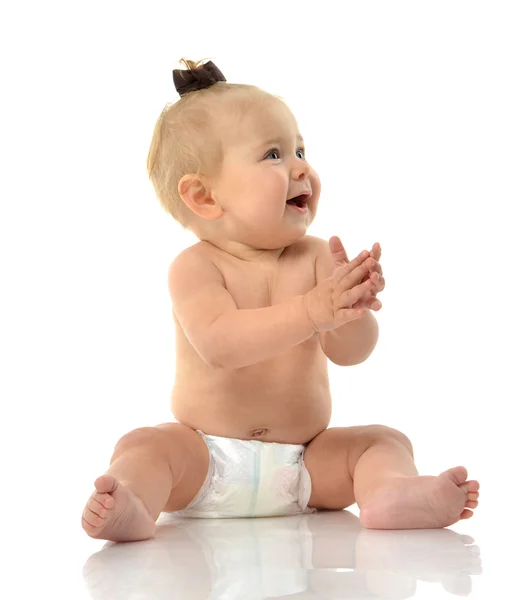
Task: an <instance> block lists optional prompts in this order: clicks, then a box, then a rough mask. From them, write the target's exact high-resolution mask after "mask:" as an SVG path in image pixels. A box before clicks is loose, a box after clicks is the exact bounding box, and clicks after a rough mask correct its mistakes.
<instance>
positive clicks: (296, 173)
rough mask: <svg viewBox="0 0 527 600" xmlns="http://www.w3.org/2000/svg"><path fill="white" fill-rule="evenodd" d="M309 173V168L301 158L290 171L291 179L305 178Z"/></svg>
mask: <svg viewBox="0 0 527 600" xmlns="http://www.w3.org/2000/svg"><path fill="white" fill-rule="evenodd" d="M310 175H311V169H310V168H309V165H308V164H307V162H306V161H305V160H301V161H300V164H299V165H297V166H295V167H294V168H293V171H292V177H293V179H300V180H305V179H307V178H308V177H309V176H310Z"/></svg>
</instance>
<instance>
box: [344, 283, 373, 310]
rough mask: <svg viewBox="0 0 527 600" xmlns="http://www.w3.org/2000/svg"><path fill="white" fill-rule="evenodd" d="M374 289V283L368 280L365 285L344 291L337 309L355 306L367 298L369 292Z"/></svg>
mask: <svg viewBox="0 0 527 600" xmlns="http://www.w3.org/2000/svg"><path fill="white" fill-rule="evenodd" d="M372 287H373V282H372V281H371V280H369V279H368V281H365V282H364V283H361V284H360V285H356V286H355V287H352V288H351V289H348V290H346V291H344V292H343V293H342V294H341V295H340V298H339V303H338V306H337V308H345V307H346V306H353V305H354V304H355V302H357V300H359V299H360V298H362V297H363V296H365V294H366V292H367V291H368V290H371V288H372Z"/></svg>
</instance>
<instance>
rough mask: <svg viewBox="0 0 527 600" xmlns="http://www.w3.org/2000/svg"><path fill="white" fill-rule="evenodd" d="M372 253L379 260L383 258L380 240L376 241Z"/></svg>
mask: <svg viewBox="0 0 527 600" xmlns="http://www.w3.org/2000/svg"><path fill="white" fill-rule="evenodd" d="M371 255H372V256H373V258H374V259H375V260H379V259H380V258H381V245H380V244H379V242H375V244H373V246H372V248H371Z"/></svg>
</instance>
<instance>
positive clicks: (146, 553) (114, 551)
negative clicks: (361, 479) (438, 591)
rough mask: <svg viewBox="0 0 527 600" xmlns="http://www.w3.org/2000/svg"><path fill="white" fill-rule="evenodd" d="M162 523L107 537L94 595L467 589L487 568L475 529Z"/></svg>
mask: <svg viewBox="0 0 527 600" xmlns="http://www.w3.org/2000/svg"><path fill="white" fill-rule="evenodd" d="M157 523H158V525H157V533H156V538H155V539H153V540H147V541H143V542H129V543H122V544H114V543H107V544H106V545H105V546H104V547H103V549H102V550H100V551H99V552H96V553H95V554H93V555H92V556H91V557H90V558H89V559H88V561H87V562H86V564H85V566H84V579H85V582H86V585H87V587H88V589H89V591H90V594H91V596H92V598H93V599H94V600H102V599H104V600H107V599H108V598H112V599H115V600H120V599H123V600H124V599H125V598H126V599H130V598H132V597H134V598H135V597H137V598H144V599H147V598H156V599H157V600H163V599H165V598H166V599H167V600H168V598H170V599H171V600H172V599H173V598H176V597H182V598H183V597H184V598H192V599H193V600H201V599H203V600H213V599H222V600H224V599H236V600H237V599H240V600H242V599H243V600H263V599H265V598H287V599H291V598H301V599H305V600H313V599H318V598H320V599H322V598H323V599H330V598H339V599H340V598H362V597H376V598H410V597H411V596H413V595H414V594H415V592H416V586H417V581H422V582H427V584H429V585H432V584H437V583H440V584H442V586H443V588H444V589H445V590H446V591H447V592H449V593H451V594H454V595H468V594H469V593H470V590H471V585H472V581H471V575H476V574H480V573H482V569H481V559H480V553H479V548H478V547H477V546H475V545H474V540H473V539H472V538H470V537H468V536H463V535H459V534H457V533H456V532H454V531H452V530H451V529H432V530H400V531H379V530H367V529H362V528H361V526H360V524H359V519H358V518H357V517H356V516H355V515H354V514H352V513H351V512H348V511H335V512H333V511H331V512H324V511H320V512H318V513H315V514H312V515H298V516H293V517H278V518H262V519H254V518H253V519H184V518H176V517H172V516H170V515H166V514H165V515H162V517H161V518H160V519H159V520H158V522H157Z"/></svg>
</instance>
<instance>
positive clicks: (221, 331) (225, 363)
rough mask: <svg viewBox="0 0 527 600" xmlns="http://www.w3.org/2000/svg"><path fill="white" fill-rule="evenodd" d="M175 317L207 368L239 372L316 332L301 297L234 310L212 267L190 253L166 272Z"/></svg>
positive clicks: (221, 281) (222, 283)
mask: <svg viewBox="0 0 527 600" xmlns="http://www.w3.org/2000/svg"><path fill="white" fill-rule="evenodd" d="M168 279H169V281H168V283H169V290H170V295H171V298H172V306H173V310H174V313H175V315H176V317H177V319H178V320H179V323H180V324H181V327H182V328H183V331H184V332H185V335H186V336H187V338H188V339H189V341H190V343H191V344H192V345H193V346H194V348H195V349H196V351H197V352H198V354H199V355H200V356H201V357H202V358H203V360H205V362H207V364H209V365H211V366H213V367H217V368H224V369H239V368H241V367H247V366H249V365H253V364H255V363H258V362H262V361H265V360H269V359H271V358H274V357H275V356H278V355H279V354H282V353H284V352H286V351H288V350H290V349H291V348H293V346H296V345H298V344H301V343H302V342H304V341H305V340H307V339H309V338H310V337H312V336H313V335H314V333H315V330H314V327H313V324H312V323H311V321H310V319H309V316H308V313H307V309H306V307H305V304H304V296H302V295H298V296H294V297H293V298H289V299H288V300H287V301H285V302H282V303H281V304H276V305H274V306H269V307H267V308H256V309H238V308H237V307H236V304H235V302H234V300H233V298H232V296H231V295H230V294H229V292H228V291H227V289H226V288H225V284H224V280H223V276H222V275H221V273H220V272H219V271H218V269H217V268H216V266H215V265H214V263H213V262H212V261H211V260H210V259H207V258H206V257H204V256H202V255H200V254H199V253H197V252H195V251H194V250H192V249H187V250H185V251H183V252H182V253H181V254H180V255H179V256H178V257H177V258H176V259H175V260H174V261H173V263H172V264H171V266H170V269H169V278H168Z"/></svg>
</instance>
